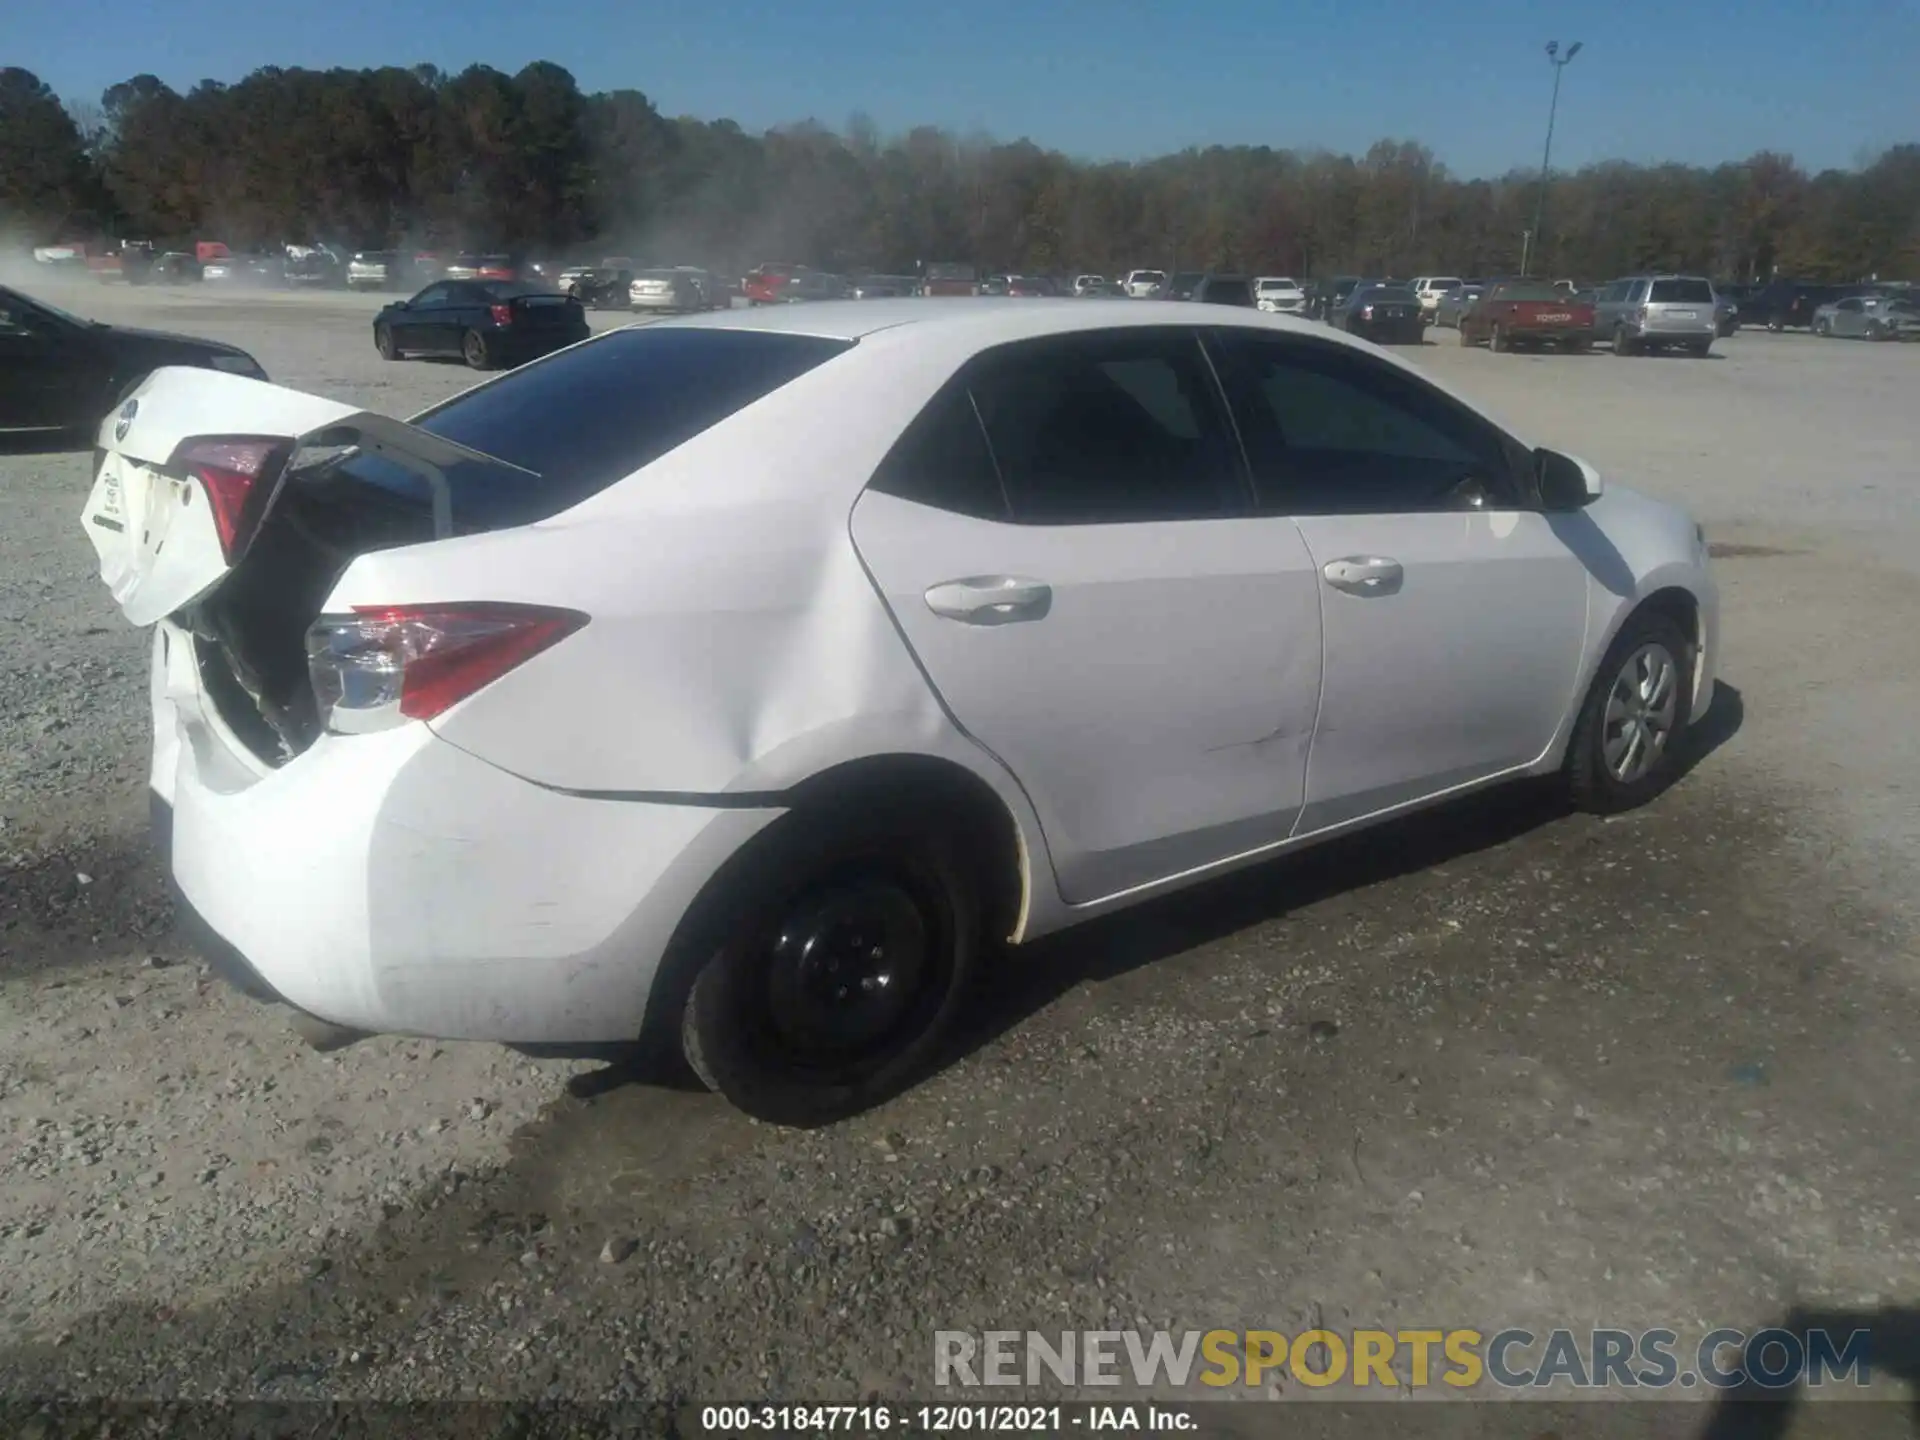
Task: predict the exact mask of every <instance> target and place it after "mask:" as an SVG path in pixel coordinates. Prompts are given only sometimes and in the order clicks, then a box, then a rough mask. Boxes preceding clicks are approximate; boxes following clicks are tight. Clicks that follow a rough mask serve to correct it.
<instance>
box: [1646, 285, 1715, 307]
mask: <svg viewBox="0 0 1920 1440" xmlns="http://www.w3.org/2000/svg"><path fill="white" fill-rule="evenodd" d="M1647 299H1648V301H1649V302H1650V303H1652V304H1655V305H1711V304H1712V303H1713V286H1711V285H1709V284H1708V283H1707V282H1706V281H1704V280H1656V281H1654V282H1653V289H1652V290H1651V291H1650V292H1649V293H1648V295H1647Z"/></svg>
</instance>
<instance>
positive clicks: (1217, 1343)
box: [933, 1328, 1872, 1390]
mask: <svg viewBox="0 0 1920 1440" xmlns="http://www.w3.org/2000/svg"><path fill="white" fill-rule="evenodd" d="M1871 1349H1872V1336H1871V1333H1870V1332H1869V1331H1867V1330H1854V1331H1850V1332H1848V1333H1846V1334H1844V1335H1842V1334H1839V1333H1837V1332H1830V1331H1827V1330H1807V1331H1804V1332H1795V1331H1791V1330H1784V1329H1778V1328H1774V1329H1765V1330H1753V1331H1746V1330H1736V1329H1720V1330H1713V1331H1709V1332H1708V1333H1706V1334H1705V1335H1702V1336H1700V1337H1699V1339H1698V1340H1695V1341H1691V1342H1683V1341H1682V1339H1681V1337H1680V1334H1679V1333H1678V1332H1677V1331H1674V1330H1667V1329H1651V1330H1640V1331H1632V1330H1614V1329H1595V1330H1552V1331H1548V1332H1546V1333H1544V1334H1536V1333H1535V1332H1533V1331H1531V1330H1523V1329H1517V1328H1512V1329H1505V1330H1497V1331H1493V1332H1490V1333H1489V1332H1484V1331H1480V1330H1470V1329H1464V1328H1462V1329H1446V1330H1443V1329H1431V1330H1419V1329H1401V1330H1351V1331H1336V1330H1302V1331H1298V1332H1296V1333H1294V1334H1291V1335H1289V1334H1288V1333H1286V1332H1284V1331H1280V1330H1206V1331H1201V1330H1187V1331H1183V1332H1180V1333H1177V1334H1176V1333H1174V1332H1171V1331H1165V1330H1160V1331H1138V1330H1080V1331H1073V1330H1061V1331H1054V1332H1051V1333H1044V1332H1041V1331H1037V1330H1027V1331H1019V1330H984V1331H972V1330H940V1331H936V1332H935V1334H934V1342H933V1381H934V1384H935V1385H936V1386H940V1387H943V1388H946V1387H974V1386H1033V1385H1043V1384H1058V1385H1067V1386H1074V1387H1078V1386H1088V1385H1092V1386H1106V1385H1127V1384H1131V1385H1133V1386H1135V1387H1136V1388H1139V1389H1143V1390H1144V1389H1149V1388H1152V1387H1156V1386H1172V1387H1174V1388H1176V1389H1178V1388H1184V1387H1187V1386H1192V1385H1200V1386H1207V1387H1211V1388H1213V1389H1216V1390H1217V1389H1221V1388H1224V1387H1227V1386H1256V1387H1257V1386H1264V1385H1267V1384H1268V1383H1270V1382H1272V1381H1276V1380H1282V1379H1285V1380H1290V1381H1292V1382H1293V1383H1295V1384H1299V1385H1304V1386H1308V1387H1312V1388H1324V1387H1328V1386H1335V1385H1344V1386H1349V1387H1354V1388H1362V1389H1364V1388H1368V1387H1382V1388H1386V1389H1399V1388H1401V1387H1402V1386H1406V1387H1410V1388H1412V1389H1415V1390H1420V1389H1425V1388H1428V1387H1431V1386H1436V1385H1443V1386H1448V1387H1450V1388H1452V1389H1456V1390H1465V1389H1470V1388H1472V1387H1474V1386H1476V1385H1480V1384H1483V1383H1486V1384H1491V1385H1494V1386H1497V1387H1499V1388H1501V1389H1503V1390H1540V1389H1548V1388H1555V1389H1558V1388H1563V1387H1565V1388H1573V1389H1579V1390H1589V1389H1606V1390H1646V1389H1653V1390H1665V1389H1670V1388H1671V1389H1681V1390H1686V1389H1692V1388H1695V1387H1700V1386H1704V1387H1706V1388H1708V1389H1711V1390H1731V1389H1738V1388H1742V1387H1746V1388H1753V1387H1758V1388H1760V1389H1764V1390H1776V1389H1786V1388H1788V1387H1791V1386H1795V1385H1801V1384H1805V1385H1810V1386H1821V1385H1828V1384H1840V1383H1846V1384H1851V1385H1855V1386H1860V1387H1864V1386H1866V1385H1867V1384H1868V1383H1869V1382H1870V1380H1871V1363H1872V1357H1871Z"/></svg>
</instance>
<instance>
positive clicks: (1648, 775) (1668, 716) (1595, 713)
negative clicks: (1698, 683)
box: [1561, 610, 1695, 815]
mask: <svg viewBox="0 0 1920 1440" xmlns="http://www.w3.org/2000/svg"><path fill="white" fill-rule="evenodd" d="M1694 665H1695V657H1694V653H1693V643H1692V641H1690V640H1689V639H1688V638H1687V636H1686V635H1685V633H1684V632H1683V631H1682V630H1681V629H1680V627H1679V626H1678V625H1677V624H1675V623H1674V621H1673V620H1672V619H1671V618H1670V617H1669V616H1667V615H1664V614H1661V613H1659V612H1650V611H1645V610H1642V611H1640V612H1638V613H1637V614H1635V615H1633V616H1632V617H1631V618H1629V619H1628V621H1627V623H1626V624H1625V625H1623V626H1622V627H1621V628H1620V633H1619V634H1618V635H1616V636H1615V637H1614V641H1613V644H1611V645H1609V646H1608V647H1607V653H1606V655H1605V656H1604V657H1602V659H1601V661H1600V666H1599V668H1598V670H1596V671H1595V673H1594V679H1593V686H1592V688H1591V689H1589V690H1588V692H1587V698H1586V700H1585V702H1584V703H1583V704H1582V705H1581V707H1580V717H1579V719H1578V720H1576V721H1575V722H1574V727H1573V736H1572V738H1571V739H1570V740H1568V742H1567V758H1566V764H1565V767H1564V769H1563V770H1562V772H1561V773H1562V775H1563V777H1564V781H1565V784H1566V787H1567V799H1568V800H1569V802H1570V803H1571V804H1572V805H1573V806H1574V808H1575V809H1578V810H1585V811H1587V812H1589V813H1590V814H1596V815H1614V814H1618V813H1619V812H1621V811H1623V810H1632V809H1634V808H1635V807H1637V806H1640V805H1644V804H1646V803H1647V802H1648V801H1649V800H1651V799H1653V798H1654V797H1655V796H1656V795H1658V794H1659V793H1660V792H1661V791H1662V790H1664V789H1666V788H1667V786H1669V785H1671V784H1672V783H1673V780H1674V777H1675V776H1676V775H1677V774H1678V773H1679V758H1678V757H1679V753H1680V751H1681V749H1682V747H1683V744H1684V742H1685V739H1686V735H1687V726H1688V722H1689V719H1690V716H1691V712H1692V708H1693V675H1694ZM1662 673H1664V675H1665V680H1664V682H1660V681H1658V680H1656V679H1655V677H1656V676H1657V675H1659V674H1662ZM1662 684H1663V686H1664V688H1654V687H1656V686H1660V685H1662ZM1636 729H1637V731H1638V736H1639V740H1640V748H1638V749H1636V747H1635V743H1634V741H1635V733H1636ZM1648 747H1651V749H1652V752H1653V753H1652V755H1651V758H1648V756H1647V753H1646V752H1647V748H1648Z"/></svg>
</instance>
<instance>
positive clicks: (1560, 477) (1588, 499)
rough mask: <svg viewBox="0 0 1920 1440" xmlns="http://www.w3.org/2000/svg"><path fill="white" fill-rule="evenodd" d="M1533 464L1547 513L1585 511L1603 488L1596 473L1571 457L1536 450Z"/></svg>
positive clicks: (1604, 485) (1555, 451) (1554, 451)
mask: <svg viewBox="0 0 1920 1440" xmlns="http://www.w3.org/2000/svg"><path fill="white" fill-rule="evenodd" d="M1533 464H1534V473H1535V475H1536V476H1537V477H1538V479H1539V482H1540V499H1541V501H1542V502H1543V503H1544V504H1545V506H1546V508H1547V509H1548V510H1549V511H1568V510H1581V509H1585V508H1586V507H1587V506H1588V505H1591V504H1592V503H1593V502H1594V501H1595V500H1598V499H1599V498H1600V494H1601V492H1602V491H1603V490H1604V489H1605V488H1606V482H1605V481H1604V480H1602V479H1601V478H1600V472H1599V471H1598V470H1596V469H1594V468H1593V466H1591V465H1589V464H1588V463H1587V462H1586V461H1584V460H1581V459H1579V458H1577V457H1576V456H1573V455H1562V454H1561V453H1560V452H1559V451H1557V450H1546V449H1541V450H1536V451H1534V452H1533Z"/></svg>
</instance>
